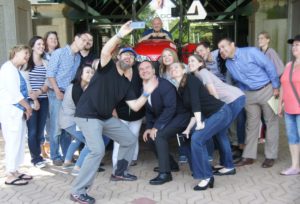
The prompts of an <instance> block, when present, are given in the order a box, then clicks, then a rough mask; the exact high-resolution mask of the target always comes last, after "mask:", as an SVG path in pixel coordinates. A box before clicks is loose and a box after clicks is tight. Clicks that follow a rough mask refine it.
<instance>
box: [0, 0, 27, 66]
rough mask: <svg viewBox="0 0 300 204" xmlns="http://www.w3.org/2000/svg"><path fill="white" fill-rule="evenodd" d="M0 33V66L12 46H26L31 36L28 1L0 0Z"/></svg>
mask: <svg viewBox="0 0 300 204" xmlns="http://www.w3.org/2000/svg"><path fill="white" fill-rule="evenodd" d="M0 33H1V34H0V64H3V63H4V62H5V61H6V60H8V51H9V49H10V48H11V47H12V46H14V45H16V44H27V43H28V39H29V38H30V37H31V36H32V21H31V9H30V2H29V1H27V0H0Z"/></svg>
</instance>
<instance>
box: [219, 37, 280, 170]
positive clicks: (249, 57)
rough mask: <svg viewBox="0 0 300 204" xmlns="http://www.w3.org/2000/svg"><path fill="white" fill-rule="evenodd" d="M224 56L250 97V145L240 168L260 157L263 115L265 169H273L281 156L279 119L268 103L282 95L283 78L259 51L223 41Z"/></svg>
mask: <svg viewBox="0 0 300 204" xmlns="http://www.w3.org/2000/svg"><path fill="white" fill-rule="evenodd" d="M218 47H219V50H220V53H221V55H222V56H223V57H224V58H225V59H226V67H227V69H228V71H229V72H230V74H231V76H232V77H233V79H235V81H237V83H238V86H239V87H240V88H241V89H242V90H243V91H244V92H245V94H246V106H245V109H246V114H247V122H246V146H245V149H244V152H243V159H242V160H241V161H240V162H239V163H237V164H236V165H237V166H243V165H248V164H252V163H253V162H254V160H255V159H256V157H257V139H258V135H259V131H260V128H259V127H260V120H261V114H263V117H264V119H265V121H266V126H267V136H266V143H265V160H264V162H263V163H262V167H263V168H268V167H272V166H273V164H274V161H275V159H276V158H277V153H278V139H279V127H278V126H279V123H278V116H277V115H276V114H275V113H274V112H273V110H272V109H271V107H270V106H269V104H268V100H269V99H270V98H271V97H272V96H275V97H278V96H279V77H278V75H277V73H276V69H275V67H274V65H273V63H272V62H271V61H270V60H269V59H268V58H267V57H266V56H265V55H264V54H263V53H262V52H260V51H259V50H258V49H257V48H254V47H246V48H238V47H235V43H234V42H233V41H232V40H231V39H228V38H224V39H222V40H220V41H219V43H218Z"/></svg>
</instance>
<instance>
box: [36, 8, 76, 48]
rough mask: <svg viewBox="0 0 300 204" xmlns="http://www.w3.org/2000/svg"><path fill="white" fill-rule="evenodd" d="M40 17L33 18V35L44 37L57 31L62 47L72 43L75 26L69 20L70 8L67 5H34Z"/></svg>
mask: <svg viewBox="0 0 300 204" xmlns="http://www.w3.org/2000/svg"><path fill="white" fill-rule="evenodd" d="M32 9H34V10H35V11H36V12H37V13H38V15H37V16H36V17H35V18H33V20H32V24H33V34H34V35H39V36H42V37H43V36H44V35H45V33H46V32H48V31H56V32H57V34H58V38H59V42H60V45H61V47H63V46H65V44H67V43H70V42H72V40H73V36H74V24H73V22H72V21H71V20H69V19H68V13H69V10H70V7H69V6H67V5H66V4H63V3H61V4H50V5H43V4H39V5H32Z"/></svg>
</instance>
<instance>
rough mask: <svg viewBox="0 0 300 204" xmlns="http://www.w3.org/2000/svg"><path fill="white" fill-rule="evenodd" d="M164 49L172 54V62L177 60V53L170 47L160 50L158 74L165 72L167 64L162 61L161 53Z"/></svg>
mask: <svg viewBox="0 0 300 204" xmlns="http://www.w3.org/2000/svg"><path fill="white" fill-rule="evenodd" d="M166 51H168V52H170V53H171V55H172V56H173V59H174V62H173V63H175V62H179V59H178V55H177V53H176V52H175V51H174V50H173V49H171V48H165V49H164V50H163V51H162V53H161V56H160V59H159V63H160V66H159V74H160V75H162V74H164V73H166V71H167V66H166V65H164V63H163V53H164V52H166Z"/></svg>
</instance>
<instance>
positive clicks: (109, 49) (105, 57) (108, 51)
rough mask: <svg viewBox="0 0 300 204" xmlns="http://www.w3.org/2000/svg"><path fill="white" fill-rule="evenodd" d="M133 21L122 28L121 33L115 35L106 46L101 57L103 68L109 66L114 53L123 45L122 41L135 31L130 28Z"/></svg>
mask: <svg viewBox="0 0 300 204" xmlns="http://www.w3.org/2000/svg"><path fill="white" fill-rule="evenodd" d="M130 24H131V21H128V22H127V23H125V24H124V25H122V26H121V28H120V30H119V32H118V33H117V34H116V35H114V36H113V37H112V38H111V39H109V41H107V43H106V44H105V45H104V47H103V48H102V51H101V55H100V63H101V67H104V66H105V65H107V64H108V62H109V61H110V59H111V58H112V53H113V51H114V50H115V48H116V47H117V45H118V44H119V43H121V41H122V39H123V38H124V37H125V36H127V35H128V34H129V33H131V31H132V30H133V29H132V28H131V27H130Z"/></svg>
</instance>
